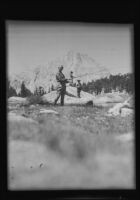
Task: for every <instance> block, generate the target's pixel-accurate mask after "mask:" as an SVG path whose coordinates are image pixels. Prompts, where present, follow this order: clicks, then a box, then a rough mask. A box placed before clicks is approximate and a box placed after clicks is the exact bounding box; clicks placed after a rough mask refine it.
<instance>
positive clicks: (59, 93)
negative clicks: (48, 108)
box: [54, 88, 66, 106]
mask: <svg viewBox="0 0 140 200" xmlns="http://www.w3.org/2000/svg"><path fill="white" fill-rule="evenodd" d="M65 93H66V88H61V89H58V90H57V96H56V99H55V101H54V104H56V103H57V101H58V99H59V98H60V97H61V99H60V103H61V106H63V105H64V97H65Z"/></svg>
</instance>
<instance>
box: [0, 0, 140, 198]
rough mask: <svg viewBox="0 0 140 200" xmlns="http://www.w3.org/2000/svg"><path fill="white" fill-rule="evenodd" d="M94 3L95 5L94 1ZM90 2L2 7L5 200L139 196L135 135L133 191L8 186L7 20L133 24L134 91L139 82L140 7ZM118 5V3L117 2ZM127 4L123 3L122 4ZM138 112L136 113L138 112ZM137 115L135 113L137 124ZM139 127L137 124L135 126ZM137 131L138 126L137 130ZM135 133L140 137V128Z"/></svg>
mask: <svg viewBox="0 0 140 200" xmlns="http://www.w3.org/2000/svg"><path fill="white" fill-rule="evenodd" d="M91 2H92V1H91ZM91 2H90V3H89V2H88V1H85V2H83V1H73V2H72V1H69V2H67V1H65V2H61V3H60V1H58V2H54V1H49V2H48V1H46V3H45V4H43V3H41V2H40V3H38V4H36V3H35V2H32V3H30V4H29V3H27V4H26V3H23V4H22V3H21V2H20V1H19V2H18V3H14V2H12V1H11V4H6V3H5V4H1V5H0V48H1V51H0V58H1V59H0V69H1V73H0V81H1V83H0V87H1V90H0V92H1V95H0V101H1V103H0V105H1V115H0V117H1V134H0V136H1V138H0V142H1V143H0V147H1V151H0V152H1V155H0V157H1V166H2V169H1V170H0V172H1V175H0V179H1V186H2V187H1V189H0V190H1V192H0V193H1V194H2V199H28V198H29V199H98V200H100V199H106V200H110V199H125V200H127V199H133V200H135V199H138V197H140V196H139V169H140V168H139V166H138V157H139V153H138V151H139V142H138V141H139V139H138V138H139V136H138V134H137V135H136V134H135V135H136V143H135V150H136V151H135V152H136V154H135V166H136V176H135V177H136V189H132V190H116V189H114V190H110V189H108V190H46V191H39V190H37V191H35V190H34V191H9V190H8V182H7V123H6V67H7V63H6V58H7V55H6V42H7V41H6V21H7V20H25V21H53V22H57V21H58V22H59V21H61V22H84V23H85V22H86V23H102V24H106V23H109V24H118V25H120V24H122V25H123V24H132V25H133V27H134V44H133V47H134V49H133V51H134V56H133V57H134V58H133V63H134V74H135V91H136V86H137V84H136V80H137V75H138V73H137V68H138V67H137V65H138V64H137V60H138V56H137V52H138V50H137V49H138V48H137V47H138V37H139V36H138V35H139V32H138V26H139V19H138V18H139V14H138V3H136V2H135V1H132V2H129V1H122V2H121V3H119V2H118V3H115V2H114V1H104V3H103V2H102V3H101V2H99V1H98V3H97V2H96V3H95V2H94V1H93V2H92V3H91ZM116 2H117V1H116ZM123 2H124V3H123ZM135 94H136V96H135V97H136V101H135V106H137V102H139V101H138V97H137V93H136V92H135ZM135 111H136V109H135ZM136 114H137V112H135V121H137V117H136ZM135 124H137V123H135ZM135 127H136V126H135ZM135 132H136V133H139V132H138V130H137V127H136V128H135Z"/></svg>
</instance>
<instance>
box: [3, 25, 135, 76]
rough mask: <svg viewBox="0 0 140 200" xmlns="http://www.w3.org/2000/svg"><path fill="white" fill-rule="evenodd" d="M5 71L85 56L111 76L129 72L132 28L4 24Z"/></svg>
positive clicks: (21, 69) (118, 26) (131, 65)
mask: <svg viewBox="0 0 140 200" xmlns="http://www.w3.org/2000/svg"><path fill="white" fill-rule="evenodd" d="M6 31H7V68H8V72H9V74H13V73H20V72H23V71H26V70H28V69H33V68H35V67H36V66H38V65H45V64H47V62H48V61H51V60H53V59H56V58H59V57H60V58H62V57H63V56H64V55H66V54H67V52H68V51H70V50H73V51H74V52H80V53H81V54H88V55H89V56H90V57H92V58H93V59H95V60H96V62H98V63H100V64H101V65H103V66H105V67H106V68H107V69H108V70H109V71H110V72H111V73H112V74H116V73H128V72H131V71H132V69H133V27H132V25H130V24H129V25H125V24H124V25H114V24H92V23H91V24H90V23H76V22H75V23H74V22H73V23H72V22H67V23H64V22H57V23H56V22H29V21H28V22H24V21H7V24H6Z"/></svg>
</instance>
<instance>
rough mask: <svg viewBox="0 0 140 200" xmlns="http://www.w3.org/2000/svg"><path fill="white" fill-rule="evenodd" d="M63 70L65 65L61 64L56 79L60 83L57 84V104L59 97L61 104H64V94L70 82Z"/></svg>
mask: <svg viewBox="0 0 140 200" xmlns="http://www.w3.org/2000/svg"><path fill="white" fill-rule="evenodd" d="M62 71H63V66H62V65H61V66H60V67H58V72H57V74H56V81H57V83H58V85H57V97H56V99H55V101H54V105H56V103H57V101H58V99H59V98H60V97H61V106H63V105H64V96H65V93H66V83H68V80H67V79H66V78H65V76H64V74H63V73H62Z"/></svg>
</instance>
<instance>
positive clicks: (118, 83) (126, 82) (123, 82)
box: [82, 73, 134, 95]
mask: <svg viewBox="0 0 140 200" xmlns="http://www.w3.org/2000/svg"><path fill="white" fill-rule="evenodd" d="M82 89H83V91H85V92H89V93H93V92H94V93H95V94H97V95H98V94H100V93H101V92H104V93H109V92H112V91H119V92H122V91H126V92H127V93H129V94H134V74H133V73H127V74H123V75H122V74H117V75H110V76H109V77H108V78H107V77H105V78H101V79H98V80H95V81H94V80H92V81H91V82H88V83H87V84H86V83H83V84H82Z"/></svg>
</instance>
